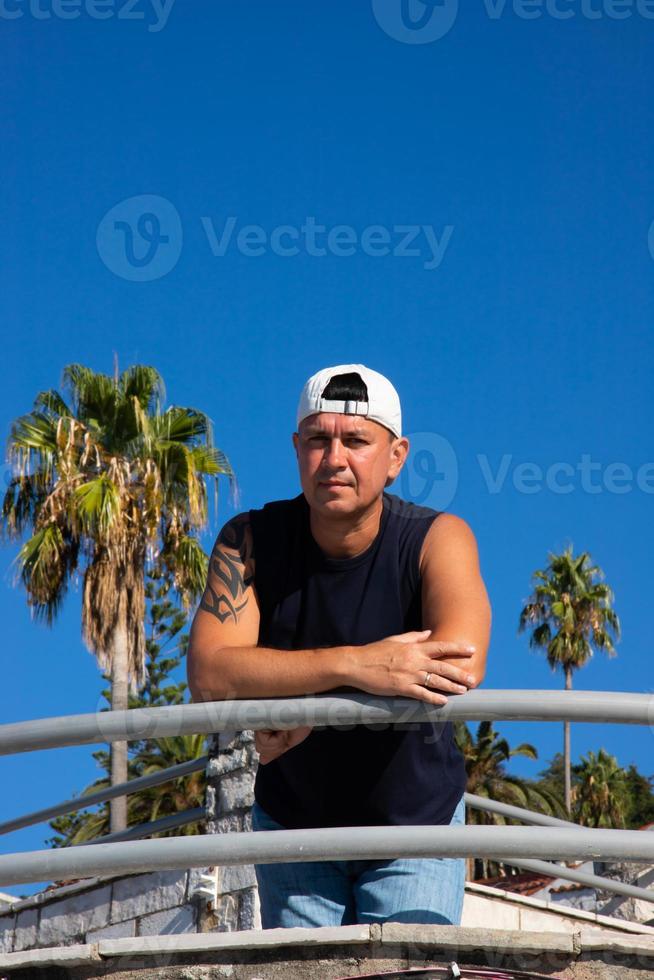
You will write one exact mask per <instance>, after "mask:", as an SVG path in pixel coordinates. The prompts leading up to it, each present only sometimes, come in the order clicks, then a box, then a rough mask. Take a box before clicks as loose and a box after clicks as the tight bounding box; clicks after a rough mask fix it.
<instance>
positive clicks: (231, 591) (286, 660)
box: [188, 514, 348, 701]
mask: <svg viewBox="0 0 654 980" xmlns="http://www.w3.org/2000/svg"><path fill="white" fill-rule="evenodd" d="M254 568H255V555H254V547H253V537H252V529H251V527H250V520H249V516H248V515H247V514H238V515H237V516H236V517H233V518H232V519H231V520H230V521H228V522H227V524H225V526H224V527H223V529H222V531H221V532H220V534H219V535H218V538H217V540H216V543H215V545H214V548H213V551H212V553H211V558H210V559H209V573H208V576H207V586H206V589H205V591H204V595H203V596H202V600H201V602H200V606H199V608H198V611H197V612H196V614H195V618H194V620H193V625H192V627H191V636H190V644H189V652H188V681H189V687H190V689H191V693H192V695H193V698H194V700H195V701H214V700H215V701H221V700H226V699H231V698H256V697H283V696H292V695H298V696H301V695H306V694H313V693H316V692H318V691H328V690H330V689H331V688H334V687H338V686H339V685H340V684H343V683H345V682H344V680H343V678H342V676H341V673H340V666H341V661H342V659H343V654H344V651H345V650H346V649H348V648H345V647H332V648H331V649H320V650H294V651H293V653H292V655H290V654H289V651H287V650H274V649H270V648H267V647H259V646H257V641H258V639H259V602H258V599H257V595H256V590H255V588H254Z"/></svg>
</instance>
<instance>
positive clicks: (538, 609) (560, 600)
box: [518, 546, 620, 813]
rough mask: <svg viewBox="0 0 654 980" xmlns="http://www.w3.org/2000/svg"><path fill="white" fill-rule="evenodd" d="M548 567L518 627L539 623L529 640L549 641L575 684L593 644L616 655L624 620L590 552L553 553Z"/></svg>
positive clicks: (551, 654) (551, 658) (552, 655)
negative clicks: (576, 553) (616, 610)
mask: <svg viewBox="0 0 654 980" xmlns="http://www.w3.org/2000/svg"><path fill="white" fill-rule="evenodd" d="M548 558H549V564H548V565H547V567H546V568H545V569H544V570H539V571H536V572H534V574H533V576H532V584H533V586H534V591H533V593H532V595H531V596H530V597H529V599H528V600H527V604H526V605H525V607H524V608H523V610H522V612H521V613H520V623H519V626H518V632H522V631H523V630H525V629H527V628H528V627H533V632H532V634H531V636H530V637H529V646H531V647H544V648H545V649H546V650H547V662H548V664H549V665H550V667H551V668H552V670H556V668H557V667H561V668H562V669H563V672H564V674H565V689H566V691H570V690H572V673H573V671H575V670H579V668H580V667H584V666H585V665H586V663H587V662H588V661H589V660H590V658H591V657H592V655H593V650H594V649H597V650H604V652H605V653H606V654H608V656H609V657H613V656H615V652H616V651H615V647H614V645H613V642H614V640H615V641H617V640H618V639H619V637H620V622H619V620H618V617H617V615H616V613H615V611H614V610H613V607H612V602H613V592H612V590H611V589H610V588H609V586H608V585H606V584H605V583H604V582H603V581H602V580H603V578H604V574H603V572H602V570H601V568H599V567H598V566H597V565H591V564H590V555H589V554H588V553H587V552H583V553H582V554H580V555H578V556H577V557H574V556H573V554H572V546H570V547H568V548H566V550H565V551H564V552H563V554H561V555H555V554H551V553H550V554H549V555H548ZM563 757H564V769H565V806H566V810H567V811H568V813H569V812H570V806H571V786H570V723H569V722H567V721H566V722H564V724H563Z"/></svg>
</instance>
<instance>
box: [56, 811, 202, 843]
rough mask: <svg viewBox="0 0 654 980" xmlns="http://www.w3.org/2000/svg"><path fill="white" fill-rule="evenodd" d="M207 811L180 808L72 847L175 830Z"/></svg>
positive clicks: (200, 817) (138, 838) (132, 838)
mask: <svg viewBox="0 0 654 980" xmlns="http://www.w3.org/2000/svg"><path fill="white" fill-rule="evenodd" d="M206 816H207V813H206V810H205V809H204V807H203V806H197V807H194V808H193V809H192V810H182V811H181V812H180V813H171V815H170V816H169V817H161V819H159V820H153V821H152V822H151V823H139V824H135V825H134V826H133V827H128V828H127V830H117V831H116V833H114V834H105V835H104V837H95V838H94V839H93V840H89V841H84V842H81V843H79V844H75V845H73V846H74V847H85V846H87V845H88V846H89V847H90V846H91V844H117V843H118V842H119V841H124V840H142V839H143V838H144V837H150V836H151V835H152V834H160V833H161V832H162V831H163V830H175V829H176V828H177V827H184V826H185V825H186V824H189V823H195V822H196V820H204V819H206Z"/></svg>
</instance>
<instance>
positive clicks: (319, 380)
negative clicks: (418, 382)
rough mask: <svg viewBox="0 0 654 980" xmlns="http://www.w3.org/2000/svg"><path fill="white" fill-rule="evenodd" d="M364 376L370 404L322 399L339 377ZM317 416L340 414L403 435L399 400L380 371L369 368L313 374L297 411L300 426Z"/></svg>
mask: <svg viewBox="0 0 654 980" xmlns="http://www.w3.org/2000/svg"><path fill="white" fill-rule="evenodd" d="M353 373H356V374H358V375H360V376H361V380H362V381H363V383H364V384H365V386H366V388H367V389H368V400H367V401H338V400H334V399H330V398H323V391H324V390H325V388H326V387H327V385H328V384H329V382H330V381H331V379H332V378H334V377H336V375H339V374H353ZM318 412H339V413H341V414H343V415H363V416H365V418H367V419H371V420H372V421H373V422H379V424H380V425H383V426H385V427H386V428H387V429H390V431H391V432H392V433H393V435H395V436H398V437H400V436H401V435H402V408H401V406H400V396H399V395H398V393H397V391H396V390H395V388H394V387H393V385H392V384H391V383H390V381H389V380H388V378H385V377H384V375H383V374H379V372H378V371H373V370H372V369H371V368H367V367H366V366H365V364H337V365H336V366H335V367H328V368H323V369H322V371H318V372H317V373H316V374H312V375H311V377H310V378H309V380H308V381H307V383H306V384H305V386H304V388H303V389H302V394H301V395H300V403H299V405H298V409H297V425H298V428H299V425H300V422H301V421H302V419H305V418H307V416H308V415H316V414H317V413H318Z"/></svg>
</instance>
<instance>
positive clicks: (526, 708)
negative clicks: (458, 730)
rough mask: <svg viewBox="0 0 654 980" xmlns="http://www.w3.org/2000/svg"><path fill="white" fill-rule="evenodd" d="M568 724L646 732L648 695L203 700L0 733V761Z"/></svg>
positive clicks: (22, 725)
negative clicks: (174, 740) (254, 737)
mask: <svg viewBox="0 0 654 980" xmlns="http://www.w3.org/2000/svg"><path fill="white" fill-rule="evenodd" d="M455 719H460V720H466V721H500V720H504V721H576V722H582V721H583V722H604V723H606V722H611V723H622V724H632V725H650V726H654V696H653V695H651V694H629V693H622V692H611V691H551V690H546V691H514V690H508V691H501V690H500V691H469V692H468V693H467V694H463V695H457V696H456V697H452V698H450V700H449V701H448V703H447V704H445V705H429V704H427V703H426V702H424V701H418V700H415V699H413V698H379V697H375V696H373V695H367V694H347V695H329V694H327V695H320V696H318V697H307V698H259V699H256V700H242V701H210V702H205V703H201V704H183V705H171V706H167V707H162V708H135V709H131V710H129V711H100V712H96V713H95V714H89V715H70V716H68V717H61V718H42V719H39V720H36V721H23V722H17V723H14V724H9V725H2V726H0V755H9V754H11V753H14V752H32V751H35V750H37V749H50V748H56V747H61V746H65V745H86V744H89V743H94V742H115V741H128V742H129V741H138V740H140V739H143V738H149V739H156V738H164V737H166V736H169V735H189V734H210V733H214V732H223V731H244V730H255V731H256V730H258V729H262V728H275V729H289V728H297V727H298V726H300V725H312V726H314V727H324V726H327V725H329V726H334V727H347V728H349V727H350V726H352V725H355V724H356V725H380V724H388V725H391V724H393V723H403V724H407V723H412V722H415V723H417V722H421V721H430V722H432V723H434V724H435V725H438V723H440V722H445V721H454V720H455Z"/></svg>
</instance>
